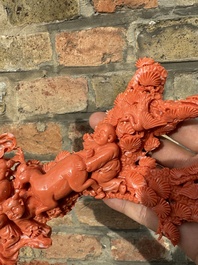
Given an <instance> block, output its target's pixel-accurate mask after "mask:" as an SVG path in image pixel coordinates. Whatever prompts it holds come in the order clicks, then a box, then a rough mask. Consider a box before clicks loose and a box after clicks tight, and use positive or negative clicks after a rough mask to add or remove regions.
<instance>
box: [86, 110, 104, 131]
mask: <svg viewBox="0 0 198 265" xmlns="http://www.w3.org/2000/svg"><path fill="white" fill-rule="evenodd" d="M105 115H106V114H105V113H104V112H95V113H93V114H92V115H91V116H90V118H89V124H90V126H91V128H93V129H94V128H95V126H96V125H97V124H98V123H99V122H100V121H102V120H103V119H104V117H105Z"/></svg>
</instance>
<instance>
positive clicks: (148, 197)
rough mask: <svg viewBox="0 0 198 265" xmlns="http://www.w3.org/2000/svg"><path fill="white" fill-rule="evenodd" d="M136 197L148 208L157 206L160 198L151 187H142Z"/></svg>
mask: <svg viewBox="0 0 198 265" xmlns="http://www.w3.org/2000/svg"><path fill="white" fill-rule="evenodd" d="M136 197H137V199H138V201H139V202H140V203H142V204H143V205H145V206H147V207H154V206H155V205H156V204H157V201H158V196H157V194H156V193H155V191H154V190H153V189H151V188H149V187H142V188H140V189H138V190H137V191H136Z"/></svg>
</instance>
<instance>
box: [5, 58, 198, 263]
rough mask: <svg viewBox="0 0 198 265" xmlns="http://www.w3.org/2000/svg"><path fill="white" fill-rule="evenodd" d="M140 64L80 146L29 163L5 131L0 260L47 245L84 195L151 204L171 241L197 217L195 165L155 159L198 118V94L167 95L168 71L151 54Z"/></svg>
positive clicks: (160, 231) (12, 259)
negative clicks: (58, 220)
mask: <svg viewBox="0 0 198 265" xmlns="http://www.w3.org/2000/svg"><path fill="white" fill-rule="evenodd" d="M136 66H137V68H138V69H137V71H136V73H135V75H134V77H133V78H132V79H131V81H130V82H129V84H128V86H127V88H126V90H125V91H124V92H123V93H121V94H119V95H118V96H117V98H116V100H115V104H114V107H113V108H112V109H111V110H110V111H108V112H107V115H106V117H105V119H104V120H103V121H102V122H100V123H99V124H98V126H97V127H96V129H95V131H94V132H93V133H92V134H85V135H84V137H83V146H84V148H83V150H81V151H79V152H75V153H69V152H67V151H62V152H61V153H60V154H58V155H57V157H56V158H55V160H54V161H51V162H49V163H45V164H43V163H41V162H39V161H36V160H30V161H26V160H25V158H24V154H23V151H22V150H21V149H20V147H18V146H17V144H16V139H15V137H14V136H13V135H12V134H10V133H5V134H2V135H1V136H0V189H1V193H0V264H2V265H4V264H5V265H6V264H9V265H12V264H16V262H17V258H18V253H19V250H20V248H21V247H23V246H31V247H35V248H47V247H49V246H50V245H51V239H50V234H51V228H50V227H49V226H48V225H47V224H46V223H47V221H48V220H50V219H52V218H55V217H58V216H63V215H65V214H67V213H68V212H69V211H70V210H71V209H72V207H73V206H74V204H75V202H76V201H77V199H78V198H79V197H80V196H82V195H90V196H93V197H95V198H97V199H103V198H120V199H125V200H130V201H133V202H135V203H141V204H143V205H145V206H147V207H150V208H151V209H152V210H153V211H154V212H155V213H156V214H157V216H158V217H159V225H158V234H159V236H160V237H161V236H166V237H167V238H169V239H170V240H171V242H172V243H173V245H177V244H178V242H179V240H180V234H179V230H178V226H179V225H181V224H182V223H184V222H198V165H197V164H195V165H192V166H189V167H185V168H179V169H177V168H165V167H160V166H159V165H158V164H157V161H156V160H155V159H154V158H151V157H150V153H151V152H152V151H153V150H154V149H156V148H158V147H159V146H160V138H159V137H160V136H161V135H165V134H168V133H170V132H171V131H173V130H174V129H175V128H176V127H177V125H178V124H179V123H180V122H181V121H183V120H186V119H191V118H196V117H198V95H194V96H190V97H188V98H187V99H185V100H178V101H173V100H163V90H164V85H165V81H166V77H167V72H166V70H165V69H164V68H163V67H162V66H161V65H160V64H159V63H157V62H155V61H154V60H152V59H150V58H143V59H139V60H138V61H137V63H136ZM11 151H14V154H13V152H12V154H13V156H12V157H11V158H6V153H9V152H11Z"/></svg>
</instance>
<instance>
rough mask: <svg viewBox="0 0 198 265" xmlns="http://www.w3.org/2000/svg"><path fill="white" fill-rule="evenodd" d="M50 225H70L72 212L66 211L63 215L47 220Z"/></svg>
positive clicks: (71, 223)
mask: <svg viewBox="0 0 198 265" xmlns="http://www.w3.org/2000/svg"><path fill="white" fill-rule="evenodd" d="M47 224H48V225H49V226H51V227H55V226H59V227H60V226H72V225H73V221H72V213H71V212H70V213H67V214H66V215H65V216H64V217H58V218H53V219H52V220H50V221H48V223H47Z"/></svg>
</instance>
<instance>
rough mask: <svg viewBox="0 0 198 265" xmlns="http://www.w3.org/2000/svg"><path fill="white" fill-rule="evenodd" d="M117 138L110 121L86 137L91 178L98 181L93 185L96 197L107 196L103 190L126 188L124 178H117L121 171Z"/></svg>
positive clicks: (116, 190) (87, 160)
mask: <svg viewBox="0 0 198 265" xmlns="http://www.w3.org/2000/svg"><path fill="white" fill-rule="evenodd" d="M116 140H117V136H116V132H115V128H114V126H113V125H111V124H108V123H101V124H99V125H98V126H97V128H96V129H95V132H94V133H93V135H88V134H87V135H85V137H84V141H85V142H84V147H85V151H86V152H87V154H88V153H89V156H87V158H86V159H85V163H86V167H87V171H88V172H90V173H91V179H92V180H95V182H96V183H95V184H93V185H92V188H93V189H94V191H95V192H96V195H95V197H96V198H100V199H102V198H103V197H104V196H105V193H104V192H103V191H106V192H108V191H109V192H118V190H122V192H125V190H126V189H125V185H123V184H122V185H121V183H122V182H123V179H121V178H116V177H118V173H119V172H120V160H119V154H120V149H119V147H118V145H117V144H116ZM92 194H94V193H92Z"/></svg>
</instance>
